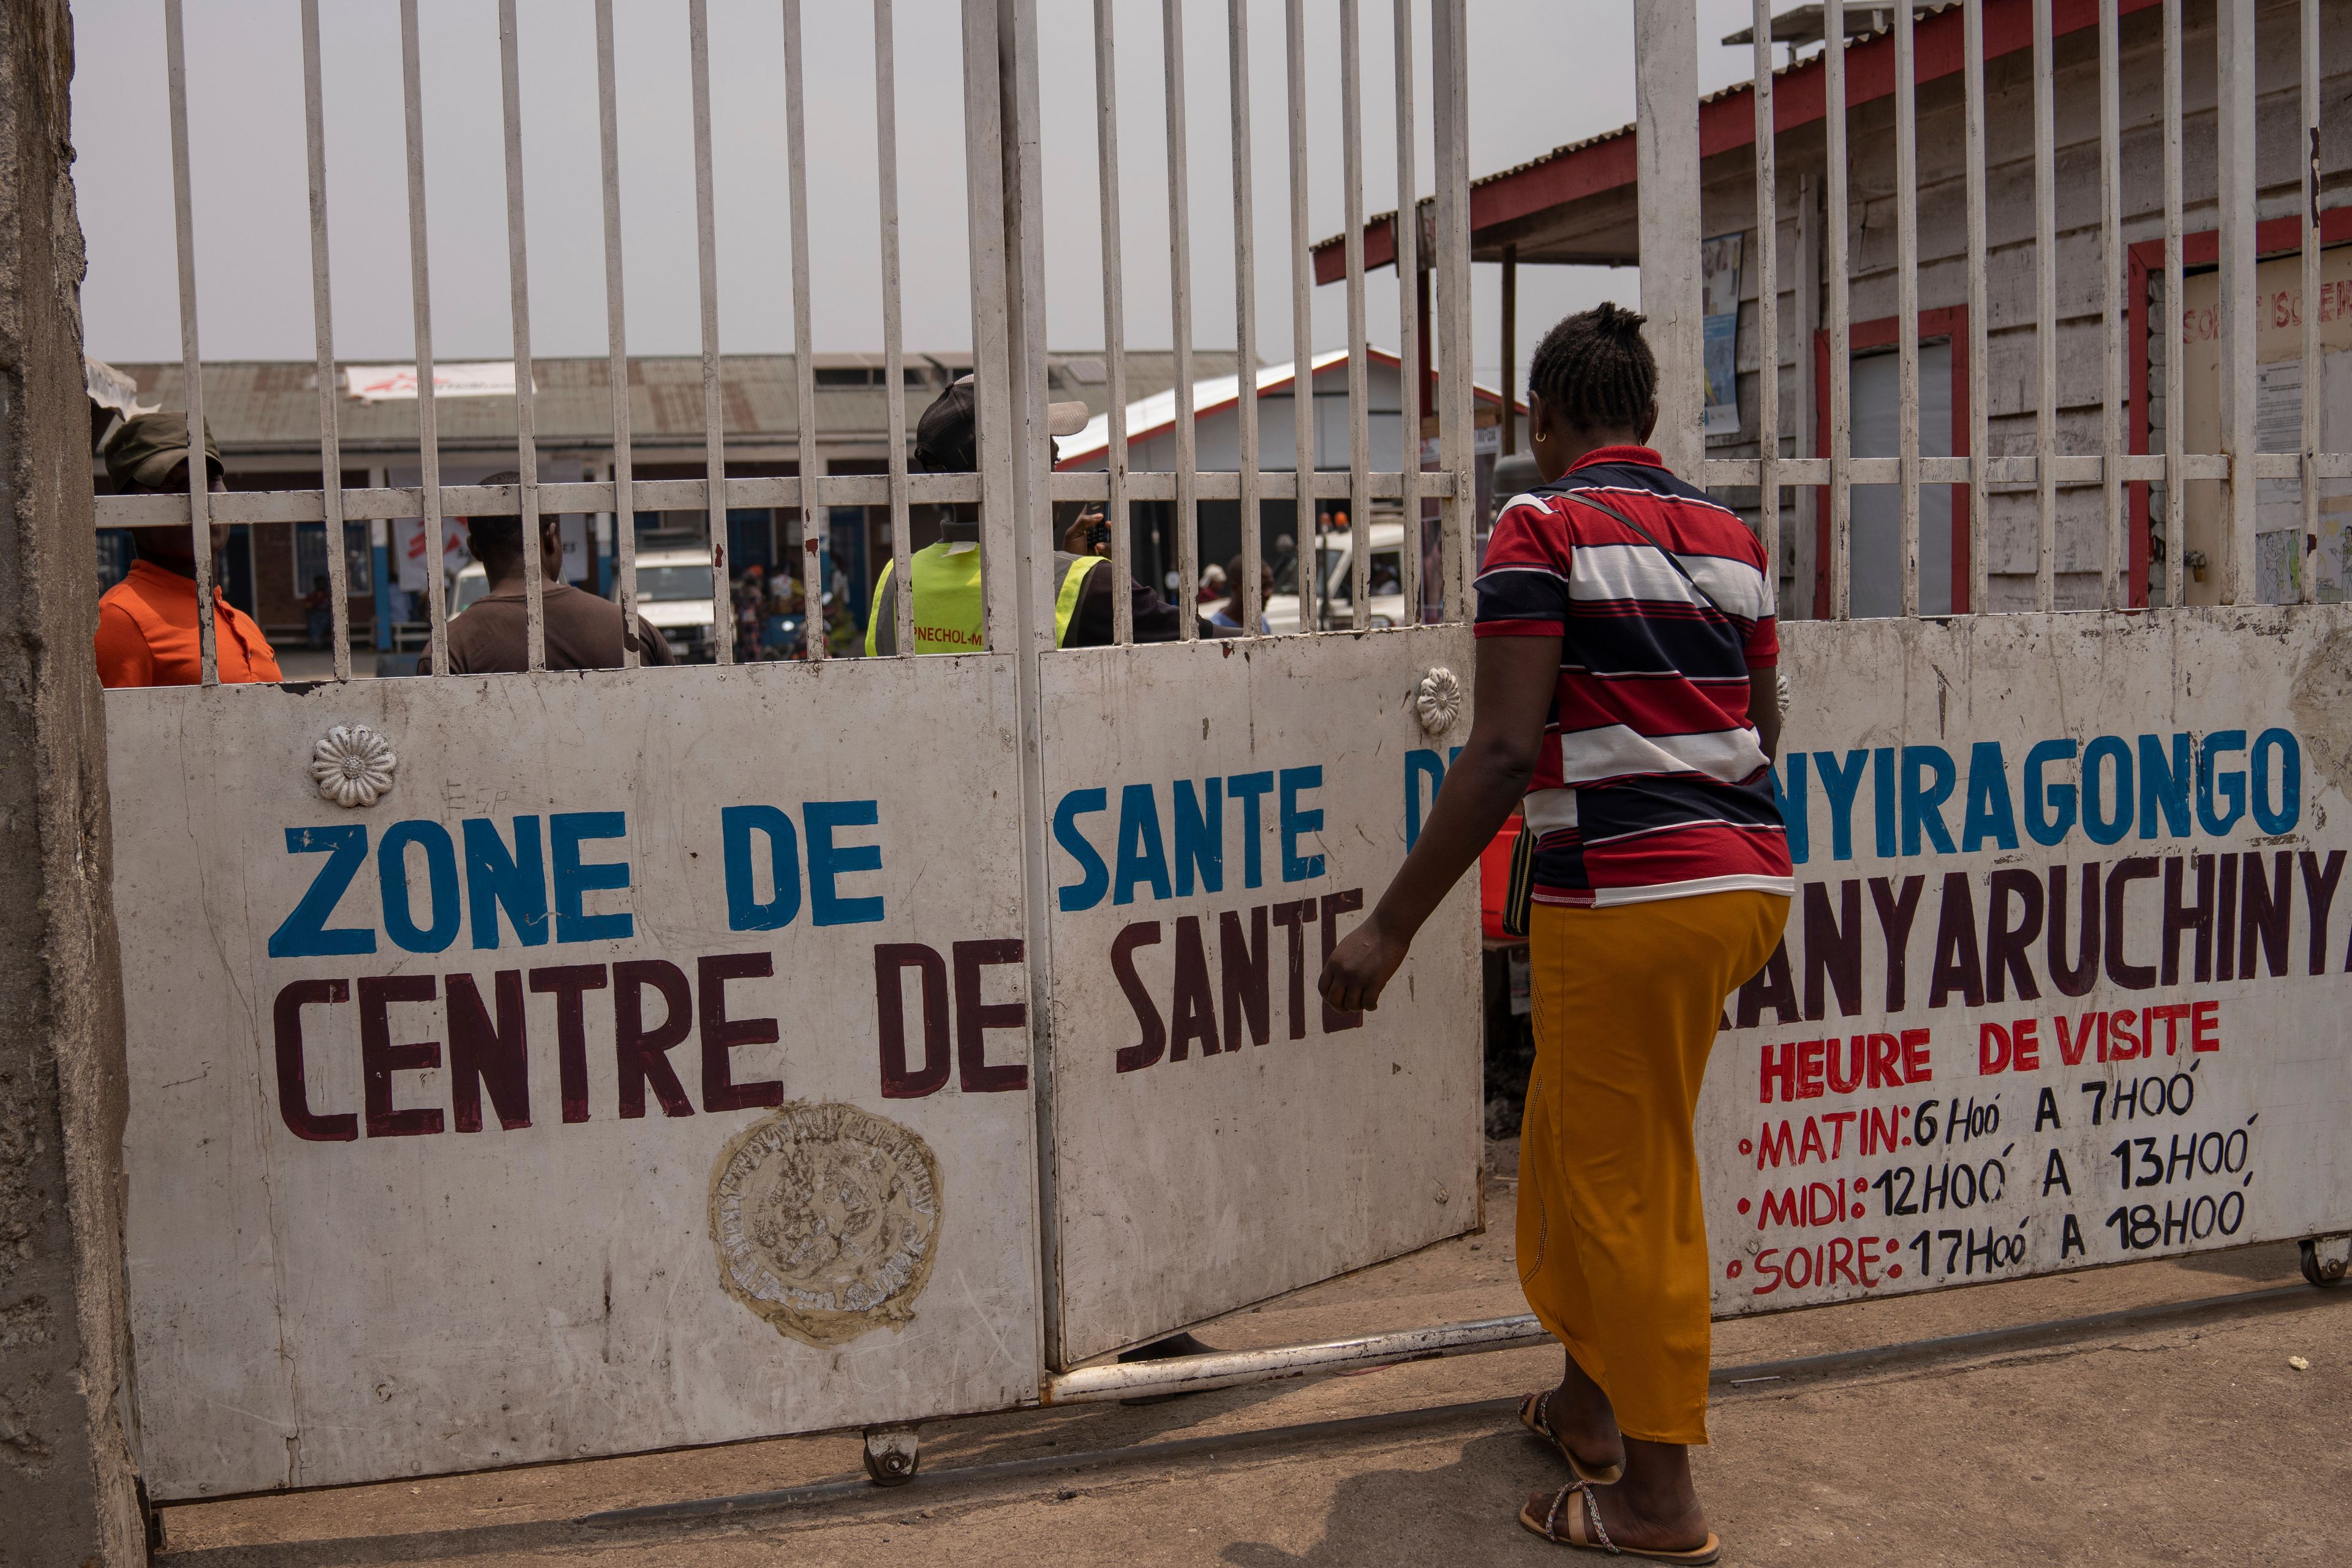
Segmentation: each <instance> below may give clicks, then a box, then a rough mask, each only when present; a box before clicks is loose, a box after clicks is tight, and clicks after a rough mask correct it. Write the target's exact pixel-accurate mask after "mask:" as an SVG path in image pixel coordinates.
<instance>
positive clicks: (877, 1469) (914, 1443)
mask: <svg viewBox="0 0 2352 1568" xmlns="http://www.w3.org/2000/svg"><path fill="white" fill-rule="evenodd" d="M922 1462H923V1445H922V1439H921V1438H920V1437H919V1436H917V1434H916V1431H915V1428H914V1426H913V1425H912V1424H908V1425H906V1426H868V1427H867V1428H866V1474H867V1475H869V1476H871V1477H873V1478H874V1484H875V1485H876V1486H877V1487H903V1486H905V1485H906V1484H907V1483H908V1481H911V1480H913V1479H915V1471H916V1470H917V1469H918V1468H920V1467H921V1465H922Z"/></svg>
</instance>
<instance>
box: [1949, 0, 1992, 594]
mask: <svg viewBox="0 0 2352 1568" xmlns="http://www.w3.org/2000/svg"><path fill="white" fill-rule="evenodd" d="M1960 26H1961V32H1962V39H1961V52H1962V55H1963V57H1964V65H1963V72H1962V75H1963V80H1962V89H1961V90H1962V96H1963V98H1964V100H1965V109H1964V118H1965V120H1966V121H1967V125H1966V134H1967V138H1968V209H1969V211H1968V221H1969V523H1968V527H1969V611H1970V612H1971V613H1972V614H1976V615H1982V614H1984V613H1985V612H1986V611H1988V610H1990V608H1991V607H1992V605H1991V604H1990V598H1991V595H1992V562H1991V560H1990V551H1991V533H1992V529H1991V513H1992V495H1991V491H1990V487H1989V486H1988V485H1987V483H1986V479H1985V475H1986V471H1987V470H1986V461H1987V459H1988V458H1990V455H1991V454H1990V450H1989V448H1990V447H1991V445H1992V365H1991V363H1990V360H1991V352H1992V351H1991V336H1992V331H1991V324H1990V321H1989V320H1988V312H1989V311H1990V309H1991V307H1990V304H1989V303H1988V302H1987V300H1986V298H1985V79H1984V0H1968V8H1967V10H1966V12H1965V13H1964V14H1963V16H1961V19H1960ZM1954 587H1955V589H1956V590H1957V588H1958V584H1954Z"/></svg>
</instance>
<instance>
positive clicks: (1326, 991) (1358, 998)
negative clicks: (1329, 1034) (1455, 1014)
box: [1315, 914, 1410, 1013]
mask: <svg viewBox="0 0 2352 1568" xmlns="http://www.w3.org/2000/svg"><path fill="white" fill-rule="evenodd" d="M1409 945H1410V942H1409V940H1408V939H1405V938H1402V937H1398V936H1394V935H1391V933H1390V932H1389V931H1388V929H1387V928H1386V927H1384V926H1383V925H1381V918H1380V916H1379V915H1377V914H1374V915H1373V916H1371V917H1370V919H1368V920H1366V921H1364V922H1363V923H1362V924H1360V925H1359V926H1357V927H1356V929H1355V930H1354V931H1349V933H1348V934H1347V935H1346V936H1345V937H1342V938H1341V939H1340V941H1339V946H1338V947H1337V948H1335V949H1334V950H1332V953H1331V957H1330V959H1329V960H1328V962H1327V963H1325V964H1324V965H1323V973H1322V975H1321V977H1320V978H1318V980H1317V981H1316V982H1315V987H1316V989H1317V990H1318V991H1320V992H1322V993H1323V1000H1324V1001H1326V1002H1328V1003H1329V1004H1330V1005H1332V1006H1333V1007H1336V1008H1338V1009H1339V1011H1340V1012H1342V1013H1356V1012H1365V1011H1370V1009H1372V1008H1375V1007H1378V1006H1379V1005H1381V991H1382V990H1383V989H1385V988H1386V987H1387V985H1388V983H1389V976H1391V975H1392V974H1394V973H1396V972H1397V965H1399V964H1401V963H1403V962H1404V955H1405V950H1406V948H1407V947H1408V946H1409Z"/></svg>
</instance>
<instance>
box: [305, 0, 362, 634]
mask: <svg viewBox="0 0 2352 1568" xmlns="http://www.w3.org/2000/svg"><path fill="white" fill-rule="evenodd" d="M302 142H303V152H304V156H305V162H306V163H308V165H309V168H310V314H311V330H312V332H313V334H314V335H315V337H316V339H317V342H318V351H319V353H318V359H319V501H320V509H321V510H323V511H324V512H325V513H326V518H325V521H323V522H322V523H321V524H320V526H321V527H322V528H323V529H324V530H325V531H326V542H327V593H328V595H329V596H330V597H331V600H332V603H331V605H329V609H330V611H331V614H332V616H333V617H334V620H333V635H334V639H335V679H337V680H349V679H351V678H352V605H351V565H350V563H349V561H348V560H347V559H346V558H345V556H346V552H345V551H344V548H343V452H342V438H341V435H340V433H339V432H338V429H337V421H336V417H335V312H334V308H333V305H332V302H331V296H330V292H329V288H328V281H329V279H328V266H327V131H326V82H325V73H324V72H323V71H322V70H321V69H320V63H319V0H302ZM301 585H302V584H299V583H297V584H295V586H296V587H297V588H299V587H301Z"/></svg>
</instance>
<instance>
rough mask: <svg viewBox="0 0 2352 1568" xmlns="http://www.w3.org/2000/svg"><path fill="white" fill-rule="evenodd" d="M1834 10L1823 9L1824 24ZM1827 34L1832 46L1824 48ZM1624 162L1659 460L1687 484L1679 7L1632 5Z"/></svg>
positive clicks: (1690, 399)
mask: <svg viewBox="0 0 2352 1568" xmlns="http://www.w3.org/2000/svg"><path fill="white" fill-rule="evenodd" d="M1835 9H1836V5H1835V0H1832V14H1833V15H1834V12H1835ZM1834 41H1835V40H1834V26H1833V27H1832V46H1834ZM1633 69H1634V100H1633V104H1634V112H1633V119H1634V126H1635V130H1634V149H1633V151H1634V160H1635V177H1636V180H1637V182H1638V184H1637V186H1636V189H1637V190H1638V191H1639V193H1640V197H1641V209H1642V210H1641V237H1640V240H1639V245H1640V249H1641V263H1642V312H1643V314H1644V315H1646V316H1647V317H1649V319H1650V327H1649V332H1648V337H1649V341H1650V351H1651V353H1653V354H1654V355H1655V356H1656V358H1657V362H1658V426H1657V432H1656V434H1655V435H1654V436H1653V437H1651V440H1652V441H1653V442H1654V444H1655V446H1656V447H1657V450H1658V455H1659V457H1661V458H1664V459H1665V465H1666V467H1667V468H1670V469H1672V470H1673V471H1674V472H1675V473H1676V474H1679V475H1681V476H1682V477H1683V478H1685V479H1688V480H1690V481H1691V482H1692V483H1694V484H1696V483H1698V482H1699V480H1700V468H1699V465H1700V459H1701V458H1705V457H1706V440H1705V438H1704V437H1702V436H1701V435H1700V433H1699V421H1700V419H1701V417H1702V415H1703V411H1704V408H1705V402H1706V397H1705V384H1706V383H1705V378H1706V355H1705V352H1704V349H1703V346H1702V344H1701V342H1700V341H1699V333H1700V331H1701V330H1702V323H1701V321H1700V314H1699V312H1700V301H1699V279H1698V260H1699V256H1698V245H1699V188H1698V14H1697V11H1696V9H1695V8H1694V7H1693V6H1692V5H1690V3H1689V0H1634V4H1633Z"/></svg>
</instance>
